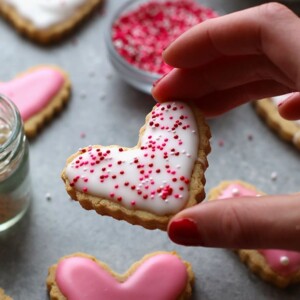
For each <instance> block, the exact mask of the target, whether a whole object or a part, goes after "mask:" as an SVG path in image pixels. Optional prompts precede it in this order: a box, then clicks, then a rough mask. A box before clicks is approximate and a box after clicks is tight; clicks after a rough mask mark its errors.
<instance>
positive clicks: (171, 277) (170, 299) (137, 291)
mask: <svg viewBox="0 0 300 300" xmlns="http://www.w3.org/2000/svg"><path fill="white" fill-rule="evenodd" d="M187 280H188V275H187V270H186V267H185V265H184V263H183V262H182V261H181V260H180V259H179V258H178V257H177V256H175V255H171V254H167V253H166V254H158V255H155V256H152V257H150V258H149V259H147V260H145V261H144V262H143V263H142V264H141V265H140V266H139V267H138V268H137V269H136V271H135V272H134V273H133V274H132V275H131V276H130V277H128V278H127V280H126V281H124V282H119V281H117V280H116V279H115V278H114V277H113V276H112V275H111V274H110V273H108V271H107V270H105V269H103V268H102V267H101V266H100V265H99V264H97V263H95V262H94V261H92V260H91V259H88V258H85V257H70V258H66V259H64V260H62V261H61V262H60V263H59V264H58V266H57V271H56V282H57V285H58V287H59V289H60V291H61V292H62V294H63V295H64V296H65V297H66V298H67V299H68V300H99V299H101V300H118V299H122V300H140V299H143V300H153V299H155V300H174V299H177V298H178V297H179V295H180V294H181V293H182V292H183V290H184V289H185V286H186V283H187Z"/></svg>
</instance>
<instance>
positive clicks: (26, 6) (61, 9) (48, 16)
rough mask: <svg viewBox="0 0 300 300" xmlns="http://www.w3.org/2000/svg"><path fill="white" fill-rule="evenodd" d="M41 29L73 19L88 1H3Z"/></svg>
mask: <svg viewBox="0 0 300 300" xmlns="http://www.w3.org/2000/svg"><path fill="white" fill-rule="evenodd" d="M3 1H4V2H7V3H8V4H10V5H12V6H13V7H14V8H15V9H16V10H17V12H18V13H19V14H20V15H21V16H22V17H24V18H26V19H28V20H29V21H31V22H32V23H33V25H34V26H35V27H37V28H39V29H43V28H47V27H50V26H52V25H55V24H57V23H60V22H62V21H65V20H66V19H67V18H69V17H71V16H72V14H73V13H74V11H75V10H76V9H77V8H78V7H79V6H81V5H82V4H84V3H85V2H86V1H87V0H3Z"/></svg>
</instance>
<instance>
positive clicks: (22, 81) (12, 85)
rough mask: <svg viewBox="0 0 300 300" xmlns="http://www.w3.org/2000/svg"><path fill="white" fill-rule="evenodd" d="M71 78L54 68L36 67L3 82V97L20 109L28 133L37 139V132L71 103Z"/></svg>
mask: <svg viewBox="0 0 300 300" xmlns="http://www.w3.org/2000/svg"><path fill="white" fill-rule="evenodd" d="M70 87H71V83H70V80H69V77H68V75H67V74H66V73H65V72H64V71H63V70H62V69H60V68H58V67H54V66H46V65H44V66H37V67H35V68H32V69H29V70H28V71H26V72H24V73H22V74H20V75H18V76H17V77H16V78H14V79H12V80H11V81H8V82H0V94H3V95H4V96H7V97H8V98H9V99H10V100H12V101H13V102H14V103H15V104H16V106H17V107H18V109H19V111H20V114H21V117H22V119H23V121H24V128H25V133H26V135H27V136H28V137H34V136H35V135H36V134H37V132H38V130H39V129H40V128H41V127H42V126H43V125H44V124H45V123H46V122H48V121H49V120H50V119H51V118H52V117H53V116H54V115H55V113H57V112H59V111H61V110H62V108H63V106H64V104H65V103H66V102H67V101H68V100H69V96H70Z"/></svg>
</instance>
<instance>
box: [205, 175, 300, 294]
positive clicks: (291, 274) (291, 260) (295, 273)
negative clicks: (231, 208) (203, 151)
mask: <svg viewBox="0 0 300 300" xmlns="http://www.w3.org/2000/svg"><path fill="white" fill-rule="evenodd" d="M263 194H264V193H262V192H261V191H259V190H258V189H256V187H254V186H253V185H250V184H248V183H246V182H243V181H238V180H236V181H224V182H222V183H221V184H220V185H219V186H217V187H215V188H213V189H212V190H211V191H210V193H209V195H208V199H209V200H213V199H226V198H232V197H243V196H259V195H263ZM236 252H237V253H238V255H239V257H240V259H241V261H243V262H244V263H245V264H246V265H247V266H248V267H249V269H250V270H251V271H252V272H253V273H255V274H257V275H258V276H260V277H261V278H262V279H263V280H265V281H268V282H270V283H272V284H274V285H276V286H278V287H281V288H283V287H286V286H288V285H290V284H293V283H299V282H300V252H295V251H287V250H279V249H259V250H246V249H239V250H236Z"/></svg>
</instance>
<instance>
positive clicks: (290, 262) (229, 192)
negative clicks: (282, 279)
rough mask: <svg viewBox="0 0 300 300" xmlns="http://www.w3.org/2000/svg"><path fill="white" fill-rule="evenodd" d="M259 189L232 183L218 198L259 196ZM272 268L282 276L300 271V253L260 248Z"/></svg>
mask: <svg viewBox="0 0 300 300" xmlns="http://www.w3.org/2000/svg"><path fill="white" fill-rule="evenodd" d="M257 194H258V193H257V191H255V190H251V189H249V188H246V187H245V186H243V185H241V184H238V183H232V184H230V185H228V186H227V187H226V189H224V190H223V191H222V193H221V194H220V196H219V198H218V199H226V198H232V197H239V196H257ZM258 252H259V253H261V254H262V255H263V256H264V257H265V259H266V262H267V263H268V265H269V266H270V268H271V269H272V270H273V271H274V272H276V273H278V274H279V275H281V276H290V275H292V274H294V273H296V272H299V271H300V253H299V252H294V251H287V250H277V249H264V250H258Z"/></svg>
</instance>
